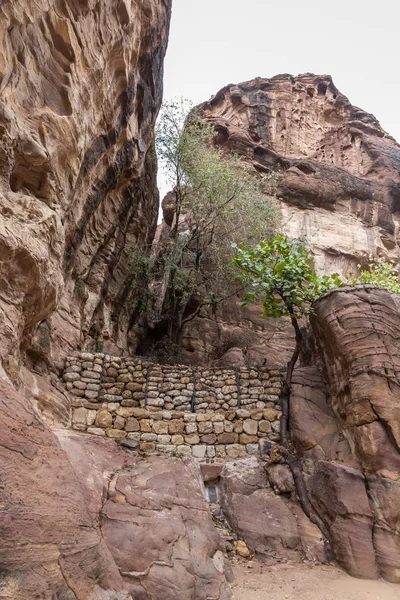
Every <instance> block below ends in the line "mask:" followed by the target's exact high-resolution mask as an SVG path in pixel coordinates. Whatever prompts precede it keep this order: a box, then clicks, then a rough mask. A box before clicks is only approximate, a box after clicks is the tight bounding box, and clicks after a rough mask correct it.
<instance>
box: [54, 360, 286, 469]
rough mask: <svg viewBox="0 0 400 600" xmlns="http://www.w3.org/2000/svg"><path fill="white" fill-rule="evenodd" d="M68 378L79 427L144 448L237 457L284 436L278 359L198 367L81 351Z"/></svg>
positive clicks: (198, 455)
mask: <svg viewBox="0 0 400 600" xmlns="http://www.w3.org/2000/svg"><path fill="white" fill-rule="evenodd" d="M64 381H65V383H66V387H67V389H68V391H69V392H70V394H71V398H72V427H73V428H74V429H76V430H79V431H85V432H87V433H90V434H93V435H99V436H107V437H111V438H117V439H128V440H131V442H130V444H131V445H133V446H134V447H136V446H137V447H138V448H139V449H140V450H142V451H143V452H167V453H172V454H176V455H180V456H185V455H191V456H194V457H196V458H200V459H202V458H207V459H222V458H237V457H239V456H244V455H246V454H256V453H258V451H259V448H260V444H261V445H262V444H265V443H268V441H271V442H274V441H278V440H279V418H280V407H279V393H280V386H281V383H280V373H279V370H278V369H277V368H275V367H269V366H268V367H261V368H258V369H249V368H239V369H235V368H232V369H225V368H224V369H222V368H221V369H219V368H205V367H197V368H196V369H193V368H191V367H187V366H184V365H173V366H171V365H156V364H152V363H151V362H149V361H147V360H143V359H140V358H137V357H116V356H109V355H105V354H102V353H97V354H91V353H88V352H75V353H74V354H73V355H72V356H70V357H68V359H67V363H66V369H65V372H64Z"/></svg>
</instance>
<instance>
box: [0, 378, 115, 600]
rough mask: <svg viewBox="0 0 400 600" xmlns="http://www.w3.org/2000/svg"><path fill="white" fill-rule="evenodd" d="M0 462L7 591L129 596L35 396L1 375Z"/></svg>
mask: <svg viewBox="0 0 400 600" xmlns="http://www.w3.org/2000/svg"><path fill="white" fill-rule="evenodd" d="M0 463H1V468H0V507H1V511H0V521H1V545H0V565H1V575H0V596H1V597H3V598H13V599H14V600H28V598H29V599H30V598H33V597H35V596H36V597H40V598H54V597H58V598H65V599H66V600H70V599H71V600H72V599H76V598H79V599H86V598H96V599H97V598H98V599H99V600H100V599H104V600H105V599H106V598H110V600H111V599H117V598H123V597H125V595H119V594H118V593H117V592H122V588H123V580H122V577H121V575H120V573H119V572H118V569H117V567H116V565H115V563H114V561H113V559H112V556H111V554H110V552H109V550H108V548H107V546H106V544H105V542H104V539H103V537H102V534H101V531H100V527H99V519H98V514H97V517H96V515H95V512H92V511H91V510H90V507H89V505H88V495H87V490H86V488H85V483H84V482H83V481H80V480H79V479H78V478H77V476H76V474H75V473H74V471H73V469H72V467H71V464H70V462H69V461H68V458H67V456H66V454H65V452H63V451H62V450H61V448H60V447H59V445H58V443H57V439H56V437H55V436H54V435H53V434H52V433H51V432H50V430H49V429H48V428H47V427H46V426H45V425H44V424H43V423H41V421H40V420H39V419H38V417H37V416H36V415H35V413H34V412H33V409H32V408H31V406H30V403H29V401H28V400H26V399H25V398H24V397H23V396H21V395H19V394H17V393H16V392H15V391H14V390H13V389H12V387H10V386H8V385H6V384H5V383H4V382H3V380H1V379H0ZM99 498H101V494H100V495H99ZM106 590H108V591H109V593H106Z"/></svg>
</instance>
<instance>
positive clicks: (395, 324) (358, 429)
mask: <svg viewBox="0 0 400 600" xmlns="http://www.w3.org/2000/svg"><path fill="white" fill-rule="evenodd" d="M312 328H313V332H314V335H315V339H316V341H317V344H318V347H319V350H320V353H321V357H322V363H323V371H324V373H325V376H326V379H327V381H328V383H329V388H330V407H331V411H332V413H333V414H334V416H335V420H336V422H337V426H338V431H340V432H341V435H342V437H343V438H344V440H346V442H347V443H348V445H349V447H350V448H351V451H352V455H353V456H352V464H351V468H348V467H347V466H345V465H346V463H347V464H349V463H348V461H346V460H344V461H343V462H344V463H345V464H344V465H343V466H339V465H337V464H329V465H323V466H321V465H320V466H319V468H318V469H317V471H316V473H315V474H314V476H313V480H312V483H311V487H312V490H313V494H314V495H315V502H316V504H317V506H318V508H319V509H320V511H321V512H322V514H323V515H324V516H325V518H326V520H327V521H328V522H330V524H331V531H332V535H333V536H334V537H335V538H336V539H337V544H338V558H339V560H341V562H342V563H344V564H346V565H347V567H348V569H349V571H350V572H352V571H353V572H355V573H356V574H359V575H362V576H364V577H370V576H372V574H378V575H380V576H382V577H384V578H385V579H388V580H389V581H394V582H397V583H400V558H399V556H400V516H399V510H398V507H399V502H400V409H399V397H400V342H399V340H400V314H399V299H398V297H392V296H391V295H390V294H389V293H388V292H386V291H384V290H379V289H377V288H375V287H372V286H364V287H356V288H348V289H346V290H343V291H332V292H330V293H328V294H327V295H325V296H324V297H323V298H322V299H321V300H319V301H318V302H317V304H316V314H315V316H313V317H312ZM357 463H358V464H357ZM355 466H356V467H357V468H356V470H355V469H354V467H355ZM349 516H350V517H351V518H349ZM354 540H359V543H358V544H355V543H354Z"/></svg>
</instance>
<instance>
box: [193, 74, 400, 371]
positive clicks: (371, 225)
mask: <svg viewBox="0 0 400 600" xmlns="http://www.w3.org/2000/svg"><path fill="white" fill-rule="evenodd" d="M200 108H201V109H202V110H203V112H204V115H205V117H206V118H207V119H208V120H209V122H210V123H212V124H213V125H214V126H215V128H216V130H217V132H218V134H217V136H216V143H217V144H219V145H220V146H221V147H222V148H224V149H225V150H226V151H227V152H235V153H237V154H239V155H240V156H242V157H243V160H244V161H245V162H247V163H248V164H249V165H250V166H251V167H253V168H254V172H258V173H271V172H276V173H278V174H279V177H280V182H279V187H278V196H279V198H280V206H281V210H282V214H283V222H284V224H285V228H286V231H287V232H288V234H289V235H291V236H293V237H304V238H306V239H307V240H308V242H309V244H310V246H311V247H312V252H313V255H314V258H315V264H316V266H317V268H319V269H321V270H323V271H324V272H338V273H342V274H349V273H353V272H354V269H355V266H356V265H357V264H358V263H360V262H361V263H362V262H363V261H365V258H366V256H368V254H369V253H373V254H376V253H385V254H386V255H388V256H391V257H397V258H399V257H400V252H399V241H400V240H399V234H398V230H399V227H398V224H399V208H400V174H399V173H400V146H399V145H398V144H397V143H396V142H395V140H393V138H391V137H390V136H389V135H388V134H387V133H386V132H385V131H383V129H382V128H381V127H380V125H379V123H378V121H377V120H376V119H375V118H374V117H373V116H372V115H370V114H368V113H366V112H364V111H363V110H361V109H358V108H356V107H354V106H352V104H351V103H350V102H349V100H348V99H347V98H346V97H345V96H344V95H343V94H341V93H340V92H339V91H338V90H337V88H336V87H335V85H334V83H333V82H332V79H331V78H330V77H329V76H326V75H323V76H318V75H312V74H305V75H299V76H298V77H292V76H290V75H278V76H276V77H273V78H272V79H262V78H257V79H253V80H251V81H247V82H244V83H240V84H237V85H228V86H226V87H224V88H223V89H222V90H220V91H219V92H218V93H217V94H216V95H215V96H213V97H212V98H211V100H209V101H208V102H205V103H204V104H202V105H201V106H200ZM260 314H261V313H260V311H257V309H256V308H254V307H249V308H248V310H247V311H241V310H240V309H238V307H237V305H236V300H233V301H232V302H231V303H229V305H227V306H225V307H224V309H223V311H219V312H218V314H217V317H216V318H215V317H214V318H213V317H212V315H206V314H203V315H202V316H203V318H202V319H197V320H195V321H194V322H192V323H190V325H188V326H187V328H186V332H185V348H186V350H187V357H188V359H193V360H203V361H207V360H210V359H215V358H217V359H218V358H220V356H222V354H223V352H224V351H226V350H227V349H228V348H230V347H233V346H239V347H242V346H243V347H245V348H246V359H247V360H248V361H250V362H253V363H255V364H260V362H262V361H263V360H264V358H265V357H266V358H267V360H268V361H269V362H276V359H274V356H275V357H276V356H282V362H284V360H286V357H287V352H288V348H290V346H291V332H290V327H285V322H284V320H283V321H282V322H281V323H277V322H276V321H271V320H265V319H261V318H260V317H259V315H260ZM260 321H262V325H260V323H259V322H260ZM239 340H240V341H239ZM213 348H217V350H218V349H220V350H222V351H221V352H220V353H219V354H218V353H217V356H215V353H214V355H213V354H212V349H213ZM271 359H272V360H271Z"/></svg>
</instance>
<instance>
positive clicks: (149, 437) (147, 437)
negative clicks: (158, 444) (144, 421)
mask: <svg viewBox="0 0 400 600" xmlns="http://www.w3.org/2000/svg"><path fill="white" fill-rule="evenodd" d="M140 439H141V440H142V441H143V442H155V441H157V434H156V433H142V435H141V436H140Z"/></svg>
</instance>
